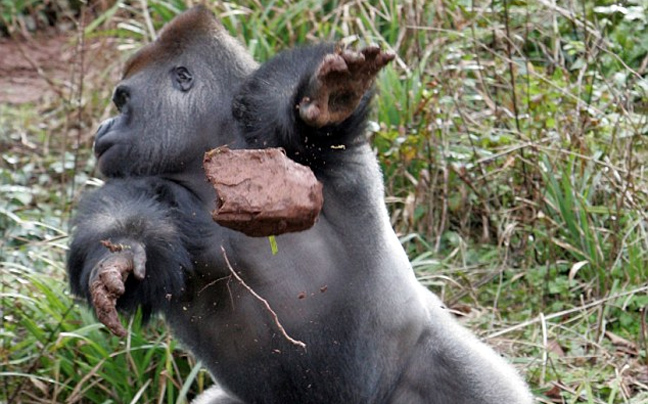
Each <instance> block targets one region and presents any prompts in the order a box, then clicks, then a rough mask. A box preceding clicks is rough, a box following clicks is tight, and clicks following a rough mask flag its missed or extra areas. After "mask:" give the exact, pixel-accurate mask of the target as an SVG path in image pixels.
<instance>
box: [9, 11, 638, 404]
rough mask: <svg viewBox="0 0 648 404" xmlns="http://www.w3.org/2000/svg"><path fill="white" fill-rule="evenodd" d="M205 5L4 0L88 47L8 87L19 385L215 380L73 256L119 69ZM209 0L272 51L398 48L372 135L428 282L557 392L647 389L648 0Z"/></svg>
mask: <svg viewBox="0 0 648 404" xmlns="http://www.w3.org/2000/svg"><path fill="white" fill-rule="evenodd" d="M193 3H197V2H196V1H181V0H139V1H138V0H132V1H125V0H89V1H88V2H85V1H82V0H15V1H13V0H0V30H1V31H2V35H3V36H4V37H6V38H8V39H5V40H3V41H5V42H3V43H7V42H6V41H12V42H15V43H18V44H21V43H27V44H29V43H38V42H39V41H44V40H45V38H48V35H52V33H58V34H57V35H60V34H61V33H63V35H65V38H66V43H65V49H66V52H67V54H70V55H72V56H71V57H70V59H69V62H66V63H65V64H64V66H65V69H64V72H65V74H63V75H58V76H56V75H51V74H48V73H47V72H45V71H43V70H42V69H39V68H40V66H39V64H38V62H34V61H33V60H32V61H31V62H32V63H31V67H32V68H33V69H34V70H35V71H37V72H38V73H39V75H40V79H42V80H43V82H44V83H46V87H47V91H44V92H43V96H42V97H40V98H38V100H37V101H35V102H31V103H19V104H16V103H9V102H3V103H0V157H1V158H0V180H1V182H0V229H1V230H2V238H1V239H0V274H1V278H0V317H1V318H2V325H1V327H0V366H1V367H0V402H4V403H11V404H14V403H53V402H65V403H127V402H132V403H185V402H187V400H189V399H191V398H192V397H194V396H195V395H196V394H197V393H199V392H200V391H202V390H203V389H205V388H206V387H207V386H208V385H209V383H210V381H209V376H208V374H206V372H205V371H204V370H202V368H201V367H200V365H199V364H196V362H195V361H194V359H193V358H192V357H190V356H189V355H188V354H187V353H185V352H184V351H183V350H182V349H181V347H179V346H178V345H177V344H176V342H175V341H174V340H173V339H171V338H170V337H169V335H168V334H167V332H166V328H165V327H164V325H163V323H162V322H161V321H154V322H153V323H152V324H151V325H149V326H147V327H145V328H144V329H142V327H140V326H139V325H138V322H137V321H136V320H135V321H131V322H130V323H129V327H131V328H132V330H133V333H131V335H130V336H129V337H128V338H127V339H124V340H121V339H118V338H116V337H114V336H112V335H111V334H110V333H108V332H107V331H106V330H105V328H104V327H103V326H102V325H100V324H97V323H96V322H95V320H94V319H93V316H92V314H91V313H90V312H89V311H88V310H87V309H85V308H83V307H82V306H81V305H79V304H77V302H75V301H74V300H73V299H72V297H71V296H70V294H69V291H68V287H67V284H66V279H65V277H66V276H65V269H64V260H65V251H66V245H67V242H68V240H67V235H68V232H69V230H70V229H69V224H68V223H69V219H70V217H71V215H73V213H74V206H75V203H76V202H77V201H78V198H79V196H80V195H81V194H82V193H83V192H84V191H85V190H86V189H88V188H92V187H96V186H98V185H100V183H101V181H100V180H98V179H96V178H95V177H96V175H97V173H96V172H95V171H94V160H93V157H92V153H91V146H92V137H93V133H94V131H95V129H96V127H97V125H98V123H99V122H101V120H103V119H105V118H106V117H108V116H110V115H111V114H114V113H115V110H114V108H113V107H112V106H111V105H110V94H111V90H112V86H113V85H114V83H116V81H117V79H118V77H119V70H120V68H121V66H122V65H123V62H124V60H125V59H126V58H127V57H128V56H129V55H130V54H131V53H132V52H133V50H134V49H136V48H138V47H139V46H141V45H142V44H144V43H147V42H149V41H151V40H153V39H154V38H155V36H156V34H157V32H159V29H160V28H161V27H162V25H163V24H164V23H165V22H167V21H169V20H170V19H171V18H173V16H174V15H176V14H177V13H179V12H181V11H182V10H184V9H186V8H187V7H189V6H191V5H192V4H193ZM207 3H208V5H209V7H210V8H211V9H213V10H214V12H215V13H216V14H217V15H218V16H219V17H220V18H221V20H222V22H223V24H224V25H225V26H226V28H227V29H228V30H229V31H230V32H231V33H232V34H233V35H234V36H236V37H238V38H239V39H240V40H241V41H242V42H243V43H244V44H245V45H246V46H247V48H248V49H249V50H250V51H251V52H252V54H254V56H255V57H256V58H257V59H258V60H266V59H267V58H269V57H271V56H272V55H273V54H274V53H276V52H277V51H279V50H281V49H284V48H288V47H291V46H293V45H295V44H299V43H304V42H308V41H316V40H338V39H343V38H345V39H346V40H347V41H350V42H351V41H352V40H353V39H354V38H357V39H358V40H360V41H370V42H377V43H380V44H382V45H383V46H385V47H387V48H390V49H392V50H394V51H395V52H396V53H397V55H398V58H397V60H396V61H395V63H393V64H392V65H391V67H390V68H388V69H387V71H385V72H384V73H383V74H382V75H381V76H380V79H379V82H378V85H379V88H380V91H381V95H380V97H379V99H378V100H377V102H376V112H375V115H374V118H373V122H372V125H371V127H370V134H371V137H372V141H373V144H374V146H375V150H376V152H377V154H378V156H379V158H380V161H381V163H382V167H383V171H384V175H385V182H386V193H387V203H388V207H389V209H390V212H391V217H392V223H393V226H394V228H395V229H396V231H397V232H398V234H399V235H400V236H401V240H402V243H403V245H404V247H405V249H406V250H407V252H408V253H409V255H410V258H411V260H412V264H413V266H414V268H415V270H416V272H417V274H418V277H419V279H420V280H421V282H423V283H425V284H426V285H428V286H429V287H430V289H432V290H434V291H435V292H437V293H438V294H439V295H441V297H442V298H443V299H444V300H445V301H446V302H448V304H449V305H450V307H452V308H453V309H454V310H455V311H456V313H457V315H458V316H460V317H462V321H463V322H464V323H465V324H466V325H467V326H468V327H470V328H472V329H473V330H474V331H475V332H476V333H477V334H479V335H480V336H481V337H482V338H483V339H484V340H486V341H487V342H488V343H489V344H491V345H493V346H494V347H496V349H498V350H499V351H500V352H501V353H502V354H503V355H505V356H507V357H508V358H509V359H510V360H511V361H512V362H513V363H514V364H515V365H516V367H517V368H518V369H519V370H520V372H521V373H523V374H524V375H525V377H526V379H527V380H528V381H529V384H530V385H531V387H532V389H533V391H534V393H535V394H536V395H537V400H538V402H542V403H579V402H584V403H635V404H639V403H648V357H647V355H646V354H647V347H648V342H647V337H648V330H647V325H646V305H647V303H648V295H647V291H648V221H647V219H648V218H647V215H646V207H647V206H648V178H646V175H647V173H646V165H645V161H646V157H647V156H648V144H647V139H648V137H647V135H648V79H647V77H648V76H647V70H648V1H647V0H624V1H621V0H564V1H559V0H535V1H533V0H493V1H478V0H445V1H443V0H403V1H397V0H372V1H360V0H340V1H333V0H295V1H286V0H275V1H269V0H241V1H236V2H229V1H215V2H207ZM19 48H20V49H22V47H20V46H19ZM21 53H22V52H21ZM14 56H16V55H14ZM23 56H24V57H25V58H27V59H29V55H28V54H23ZM0 57H2V56H1V55H0ZM3 74H5V73H3Z"/></svg>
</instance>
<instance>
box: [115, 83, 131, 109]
mask: <svg viewBox="0 0 648 404" xmlns="http://www.w3.org/2000/svg"><path fill="white" fill-rule="evenodd" d="M128 100H130V89H129V88H128V87H126V86H124V85H121V86H118V87H117V88H116V89H115V93H114V94H113V97H112V101H113V103H115V106H116V107H117V109H118V110H119V111H120V112H121V110H122V108H123V107H124V106H125V105H126V104H127V103H128Z"/></svg>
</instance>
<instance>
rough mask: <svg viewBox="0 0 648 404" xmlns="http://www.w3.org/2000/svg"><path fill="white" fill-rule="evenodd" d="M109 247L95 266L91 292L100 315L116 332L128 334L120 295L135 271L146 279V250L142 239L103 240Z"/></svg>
mask: <svg viewBox="0 0 648 404" xmlns="http://www.w3.org/2000/svg"><path fill="white" fill-rule="evenodd" d="M102 244H103V245H104V246H105V247H106V248H108V249H109V250H110V253H108V254H107V255H106V257H105V258H103V259H102V260H101V261H99V263H98V264H97V265H96V266H95V267H94V269H93V270H92V274H91V275H90V296H91V298H92V305H93V306H94V309H95V313H96V314H97V319H98V320H99V321H100V322H102V323H103V324H104V325H105V326H106V327H108V329H109V330H110V331H112V333H113V334H115V335H117V336H120V337H125V336H126V335H127V332H126V329H125V328H124V327H123V326H122V324H121V322H120V321H119V316H118V315H117V299H119V298H120V297H121V296H122V295H123V294H124V292H125V291H126V287H125V283H126V279H128V276H129V275H130V273H131V272H132V273H133V274H134V275H135V278H137V279H139V280H143V279H144V276H145V274H146V253H145V251H144V247H143V246H142V245H141V244H140V243H129V244H112V243H110V242H109V241H102Z"/></svg>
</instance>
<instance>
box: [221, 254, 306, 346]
mask: <svg viewBox="0 0 648 404" xmlns="http://www.w3.org/2000/svg"><path fill="white" fill-rule="evenodd" d="M221 251H223V257H224V258H225V263H227V267H228V268H229V270H230V272H231V273H232V275H234V277H235V278H236V280H238V281H239V282H240V283H241V285H243V287H244V288H245V289H247V290H248V292H250V293H251V294H252V296H254V297H255V298H256V299H257V300H259V301H260V302H261V303H263V305H264V306H265V308H266V310H268V311H269V312H270V314H271V315H272V318H273V319H274V322H275V324H276V325H277V328H279V331H280V332H281V334H282V335H283V336H284V338H286V339H287V340H288V341H290V343H292V344H293V345H297V346H300V347H302V348H304V349H306V344H305V343H303V342H302V341H299V340H296V339H294V338H292V337H291V336H290V335H288V333H287V332H286V329H285V328H283V326H282V325H281V323H280V322H279V316H277V313H275V311H274V310H272V307H270V303H268V301H267V300H266V299H264V298H262V297H261V296H259V295H258V294H257V293H256V292H255V291H254V290H253V289H252V288H251V287H249V286H248V284H247V283H245V281H244V280H243V279H241V277H240V276H239V275H238V274H237V273H236V271H234V268H232V264H230V262H229V259H228V258H227V254H226V253H225V248H224V247H223V246H221Z"/></svg>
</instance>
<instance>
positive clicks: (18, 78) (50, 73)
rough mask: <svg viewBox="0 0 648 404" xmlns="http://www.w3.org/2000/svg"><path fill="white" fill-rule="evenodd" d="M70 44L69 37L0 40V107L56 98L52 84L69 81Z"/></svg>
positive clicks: (71, 39) (53, 36) (41, 36)
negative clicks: (2, 104)
mask: <svg viewBox="0 0 648 404" xmlns="http://www.w3.org/2000/svg"><path fill="white" fill-rule="evenodd" d="M73 42H74V41H73V37H72V36H71V35H69V34H55V35H47V34H39V35H38V36H37V37H32V38H29V39H15V38H0V103H10V104H24V103H27V102H33V103H38V102H39V101H41V100H42V99H43V98H44V97H46V96H48V95H52V94H56V91H57V87H58V86H55V85H54V83H60V82H62V81H64V80H66V79H67V78H68V77H69V72H70V70H71V64H72V63H73V56H74V45H73Z"/></svg>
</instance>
